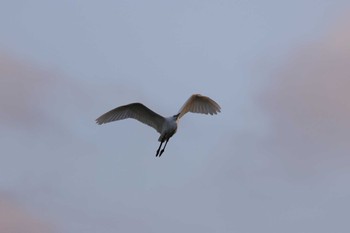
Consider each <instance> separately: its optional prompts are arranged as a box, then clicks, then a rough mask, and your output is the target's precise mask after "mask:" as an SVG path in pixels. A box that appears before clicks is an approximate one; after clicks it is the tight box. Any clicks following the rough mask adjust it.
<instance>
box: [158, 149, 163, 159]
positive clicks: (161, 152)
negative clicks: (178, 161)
mask: <svg viewBox="0 0 350 233" xmlns="http://www.w3.org/2000/svg"><path fill="white" fill-rule="evenodd" d="M163 152H164V149H163V150H161V151H160V154H159V157H160V156H161V155H162V154H163Z"/></svg>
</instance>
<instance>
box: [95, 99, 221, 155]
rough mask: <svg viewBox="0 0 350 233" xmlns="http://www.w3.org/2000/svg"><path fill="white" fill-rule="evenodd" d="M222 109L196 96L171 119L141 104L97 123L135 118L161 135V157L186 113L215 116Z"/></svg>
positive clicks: (113, 112) (109, 114)
mask: <svg viewBox="0 0 350 233" xmlns="http://www.w3.org/2000/svg"><path fill="white" fill-rule="evenodd" d="M220 109H221V108H220V106H219V105H218V104H217V103H216V102H215V101H214V100H212V99H210V98H209V97H207V96H202V95H200V94H195V95H192V96H191V97H190V98H189V99H188V100H187V101H186V102H185V103H184V105H183V106H182V107H181V108H180V110H179V112H178V113H177V114H176V115H174V116H171V117H167V118H165V117H163V116H161V115H159V114H157V113H155V112H153V111H152V110H151V109H149V108H147V107H146V106H145V105H143V104H141V103H132V104H127V105H124V106H120V107H117V108H115V109H112V110H111V111H109V112H106V113H105V114H103V115H102V116H100V117H99V118H97V119H96V123H97V124H99V125H102V124H105V123H108V122H112V121H117V120H123V119H127V118H133V119H136V120H138V121H140V122H142V123H144V124H146V125H149V126H151V127H153V128H154V129H155V130H157V132H158V133H160V137H159V139H158V141H160V145H159V148H158V150H157V153H156V156H161V155H162V154H163V152H164V149H165V147H166V145H167V143H168V141H169V139H170V138H171V137H172V136H173V135H174V134H175V133H176V130H177V123H178V121H179V119H180V118H181V117H183V116H184V115H185V114H186V113H188V112H193V113H202V114H210V115H213V114H217V113H218V112H220ZM163 142H165V145H164V147H163V149H162V150H161V151H160V152H159V150H160V148H161V146H162V144H163Z"/></svg>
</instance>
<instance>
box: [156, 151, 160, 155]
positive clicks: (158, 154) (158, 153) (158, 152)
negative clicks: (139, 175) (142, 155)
mask: <svg viewBox="0 0 350 233" xmlns="http://www.w3.org/2000/svg"><path fill="white" fill-rule="evenodd" d="M158 155H159V149H158V150H157V153H156V157H158ZM159 156H160V155H159Z"/></svg>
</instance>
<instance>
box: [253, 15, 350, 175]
mask: <svg viewBox="0 0 350 233" xmlns="http://www.w3.org/2000/svg"><path fill="white" fill-rule="evenodd" d="M345 22H349V21H345ZM339 25H340V26H339ZM339 25H338V26H337V27H335V29H334V30H331V31H330V32H329V34H327V35H326V36H325V37H324V38H323V39H321V40H319V41H316V42H314V43H311V44H307V45H305V46H302V47H301V48H300V49H299V50H297V51H295V53H294V54H293V55H292V56H291V58H290V59H289V60H288V61H287V62H286V63H285V64H284V66H283V67H281V69H280V70H279V71H278V72H276V73H275V74H273V75H272V77H271V78H270V80H268V81H269V83H270V84H269V87H268V88H267V89H265V90H264V91H263V93H262V95H261V96H259V97H261V98H259V101H258V104H259V105H261V106H262V110H263V111H264V112H265V113H266V114H267V116H268V118H269V123H270V127H271V129H272V132H271V134H270V139H269V141H268V143H269V144H270V145H271V148H270V149H271V150H272V151H273V153H274V154H275V155H276V156H277V157H280V158H282V159H284V160H285V161H287V163H292V166H293V165H296V164H298V165H300V166H305V168H307V169H310V170H311V171H315V169H316V170H317V169H318V168H325V167H327V166H329V165H330V167H332V164H333V165H336V166H342V164H343V165H344V163H345V164H349V162H350V161H349V160H348V159H346V157H347V155H348V154H349V153H350V146H349V143H348V139H349V138H350V122H349V119H350V101H349V100H350V92H349V88H350V25H349V24H348V23H344V21H342V22H341V23H340V24H339Z"/></svg>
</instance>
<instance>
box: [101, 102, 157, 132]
mask: <svg viewBox="0 0 350 233" xmlns="http://www.w3.org/2000/svg"><path fill="white" fill-rule="evenodd" d="M127 118H133V119H135V120H138V121H140V122H142V123H144V124H146V125H149V126H151V127H153V128H154V129H155V130H157V132H159V133H161V128H162V125H163V123H164V117H162V116H160V115H159V114H157V113H155V112H153V111H152V110H151V109H149V108H147V107H146V106H145V105H143V104H141V103H132V104H127V105H124V106H120V107H118V108H115V109H113V110H111V111H109V112H106V113H105V114H103V115H102V116H100V117H99V118H97V119H96V123H97V124H99V125H102V124H105V123H108V122H112V121H118V120H123V119H127Z"/></svg>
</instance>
